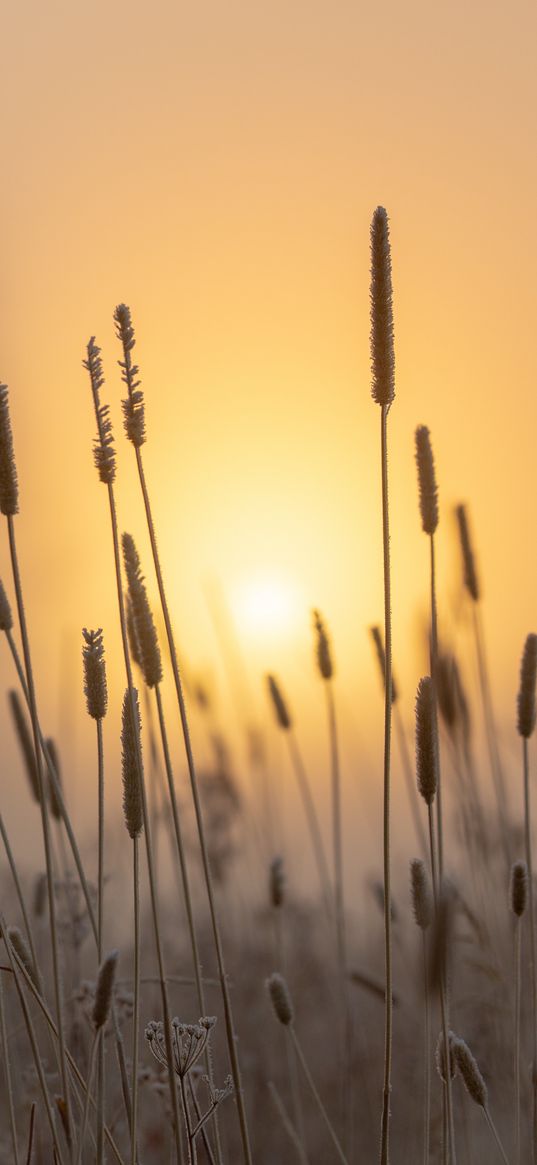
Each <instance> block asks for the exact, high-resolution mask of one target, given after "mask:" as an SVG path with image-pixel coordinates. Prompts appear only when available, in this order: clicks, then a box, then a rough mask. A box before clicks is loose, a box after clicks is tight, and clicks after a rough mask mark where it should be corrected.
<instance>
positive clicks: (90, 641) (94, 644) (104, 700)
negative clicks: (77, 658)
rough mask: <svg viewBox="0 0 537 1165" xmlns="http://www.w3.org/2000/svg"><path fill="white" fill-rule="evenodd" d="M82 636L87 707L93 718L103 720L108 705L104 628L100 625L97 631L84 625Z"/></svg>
mask: <svg viewBox="0 0 537 1165" xmlns="http://www.w3.org/2000/svg"><path fill="white" fill-rule="evenodd" d="M82 637H83V639H84V646H83V648H82V659H83V663H84V694H85V697H86V707H87V709H88V715H89V716H91V717H92V719H93V720H102V719H103V717H104V716H106V710H107V707H108V691H107V687H106V667H105V662H104V644H103V633H102V628H101V627H99V628H98V629H97V631H88V630H87V629H86V628H85V627H83V629H82Z"/></svg>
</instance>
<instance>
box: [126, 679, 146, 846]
mask: <svg viewBox="0 0 537 1165" xmlns="http://www.w3.org/2000/svg"><path fill="white" fill-rule="evenodd" d="M133 696H134V704H135V709H136V719H135V723H134V724H133V719H132V703H131V697H130V692H129V689H128V688H127V690H126V692H125V695H124V697H123V710H122V717H121V776H122V781H123V815H124V817H125V825H126V826H127V830H128V832H129V836H130V837H132V838H133V840H134V838H135V837H138V834H139V833H141V830H142V825H143V812H142V791H141V789H140V778H141V774H140V773H139V771H138V764H139V757H141V755H142V742H141V739H140V707H139V704H138V692H137V691H136V688H133Z"/></svg>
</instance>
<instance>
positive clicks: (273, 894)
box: [269, 857, 285, 907]
mask: <svg viewBox="0 0 537 1165" xmlns="http://www.w3.org/2000/svg"><path fill="white" fill-rule="evenodd" d="M269 889H270V901H271V902H272V905H273V906H276V907H278V906H283V902H284V898H285V874H284V872H283V858H280V857H277V858H273V859H272V861H271V863H270V879H269Z"/></svg>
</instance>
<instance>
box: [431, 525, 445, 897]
mask: <svg viewBox="0 0 537 1165" xmlns="http://www.w3.org/2000/svg"><path fill="white" fill-rule="evenodd" d="M429 543H430V550H431V653H430V655H431V683H432V687H433V704H434V722H435V738H436V741H437V758H436V766H437V767H436V778H437V788H436V829H437V839H438V877H439V882H440V892H442V881H443V878H444V829H443V814H442V779H441V771H440V738H439V733H438V695H437V672H438V615H437V605H436V564H435V547H434V534H431V535H430V536H429Z"/></svg>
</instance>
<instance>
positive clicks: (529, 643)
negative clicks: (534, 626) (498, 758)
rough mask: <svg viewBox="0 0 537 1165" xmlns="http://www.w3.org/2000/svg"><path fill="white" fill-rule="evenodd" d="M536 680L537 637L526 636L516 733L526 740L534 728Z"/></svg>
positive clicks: (521, 665)
mask: <svg viewBox="0 0 537 1165" xmlns="http://www.w3.org/2000/svg"><path fill="white" fill-rule="evenodd" d="M536 680H537V635H533V634H532V635H528V637H527V639H526V642H525V644H524V651H523V652H522V661H521V664H520V687H519V689H518V722H517V727H518V732H519V734H520V736H523V737H524V738H525V739H526V740H528V739H529V737H530V736H531V734H532V732H533V729H534V728H535V683H536Z"/></svg>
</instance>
